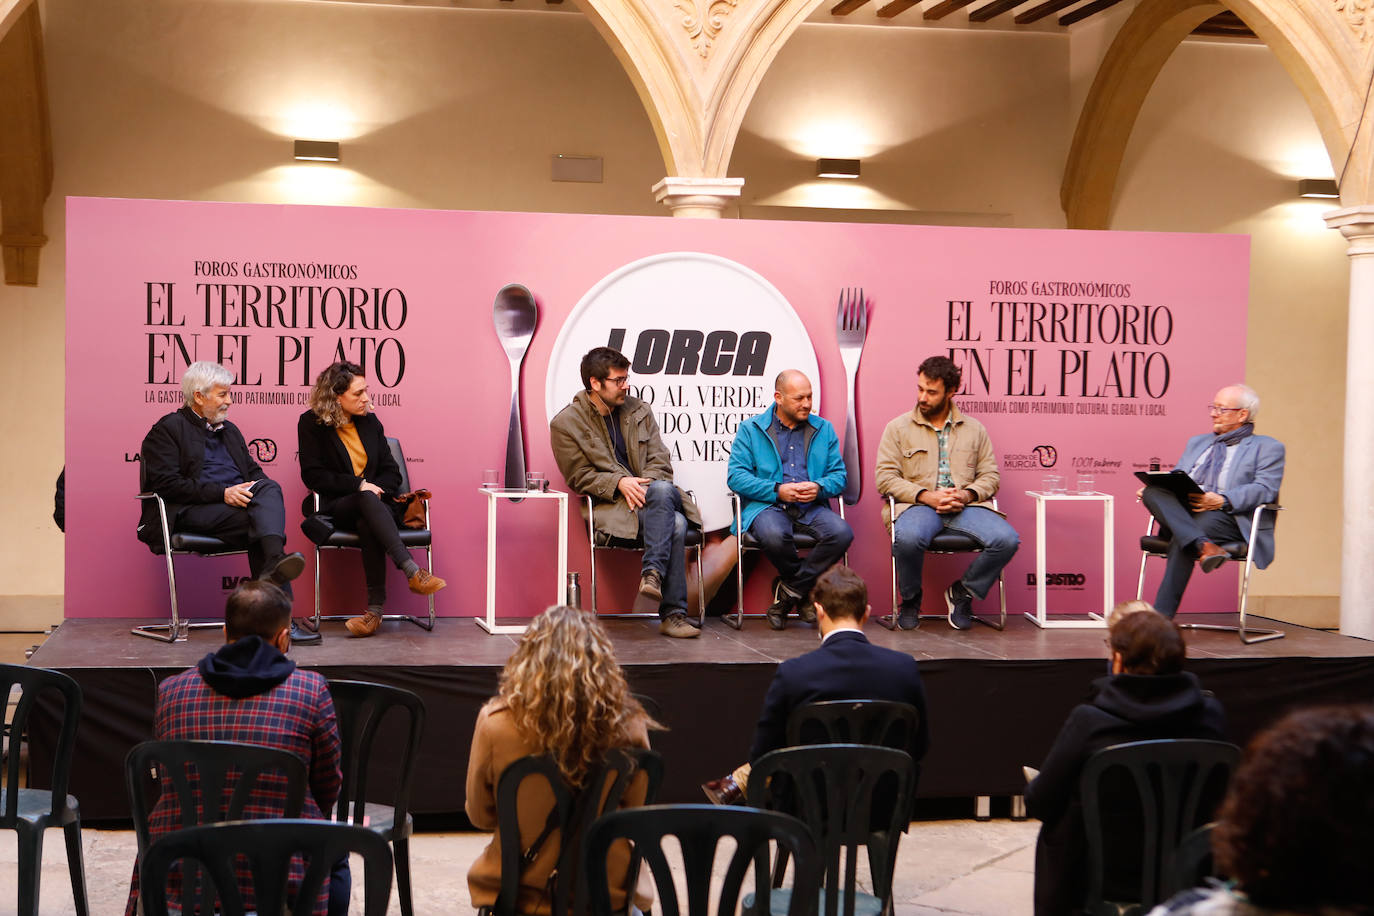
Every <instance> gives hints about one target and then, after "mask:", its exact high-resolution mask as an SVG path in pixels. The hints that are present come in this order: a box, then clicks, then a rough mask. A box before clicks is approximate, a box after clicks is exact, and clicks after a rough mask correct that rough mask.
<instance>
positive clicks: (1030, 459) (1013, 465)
mask: <svg viewBox="0 0 1374 916" xmlns="http://www.w3.org/2000/svg"><path fill="white" fill-rule="evenodd" d="M1058 463H1059V449H1057V448H1055V447H1054V446H1053V445H1037V446H1036V447H1035V448H1033V449H1031V450H1030V451H1029V452H1006V453H1005V454H1003V455H1002V467H1003V468H1004V469H1008V470H1012V469H1014V470H1022V471H1027V470H1035V469H1037V468H1052V467H1054V466H1055V465H1056V464H1058Z"/></svg>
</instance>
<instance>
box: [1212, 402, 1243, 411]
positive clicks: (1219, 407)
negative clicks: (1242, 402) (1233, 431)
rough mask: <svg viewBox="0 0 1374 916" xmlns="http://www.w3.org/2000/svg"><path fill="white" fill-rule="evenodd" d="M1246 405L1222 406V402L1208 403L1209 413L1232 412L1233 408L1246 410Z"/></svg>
mask: <svg viewBox="0 0 1374 916" xmlns="http://www.w3.org/2000/svg"><path fill="white" fill-rule="evenodd" d="M1244 409H1245V408H1244V407H1222V406H1221V405H1220V404H1208V405H1207V412H1208V413H1230V412H1231V411H1233V410H1244Z"/></svg>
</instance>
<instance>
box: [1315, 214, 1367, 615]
mask: <svg viewBox="0 0 1374 916" xmlns="http://www.w3.org/2000/svg"><path fill="white" fill-rule="evenodd" d="M1326 224H1327V225H1328V226H1330V227H1331V228H1333V229H1339V230H1340V231H1341V235H1344V236H1345V237H1346V238H1347V239H1348V240H1349V241H1350V247H1349V248H1347V249H1346V254H1347V255H1349V257H1350V318H1349V330H1348V332H1347V335H1346V365H1345V474H1344V480H1343V482H1342V484H1341V487H1340V488H1339V493H1340V504H1341V510H1342V513H1343V522H1342V535H1341V632H1342V633H1344V634H1346V635H1347V636H1360V637H1363V638H1364V639H1374V601H1370V596H1371V595H1374V562H1370V558H1371V557H1374V361H1372V360H1370V359H1369V354H1370V353H1374V205H1369V204H1366V205H1364V206H1359V207H1347V208H1345V209H1343V210H1335V211H1333V212H1331V213H1328V214H1327V216H1326ZM1333 492H1334V491H1333Z"/></svg>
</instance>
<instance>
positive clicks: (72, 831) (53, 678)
mask: <svg viewBox="0 0 1374 916" xmlns="http://www.w3.org/2000/svg"><path fill="white" fill-rule="evenodd" d="M15 687H18V688H19V689H20V691H21V693H20V696H19V702H18V703H16V704H15V708H14V714H13V717H12V718H11V720H10V724H9V725H8V726H7V727H6V731H7V732H8V734H9V748H8V750H7V753H6V755H5V785H4V795H3V796H0V804H3V806H4V812H3V814H2V815H0V828H4V829H6V830H13V831H14V832H15V835H16V844H17V849H18V858H19V908H18V910H17V911H16V912H18V913H20V914H21V916H37V914H38V892H39V886H40V878H41V877H42V866H43V835H44V834H45V833H46V832H47V829H48V828H49V827H61V828H62V839H63V840H64V841H65V842H66V846H67V871H68V873H69V874H70V876H71V881H72V905H73V906H72V908H73V910H74V911H75V912H77V913H79V914H80V916H86V913H88V912H89V910H88V908H87V905H86V872H85V869H84V867H83V865H82V858H81V808H80V806H79V805H78V804H77V801H76V799H75V798H73V797H72V796H70V795H68V794H67V785H68V780H69V778H70V776H71V769H72V749H73V748H74V747H75V745H76V727H77V723H78V722H79V721H80V719H81V687H80V685H79V684H77V683H76V681H74V680H72V679H71V678H69V677H68V676H67V675H65V674H61V673H60V672H57V671H49V670H47V669H46V668H30V667H29V666H27V665H0V696H3V697H4V698H5V699H6V701H7V702H8V700H9V697H10V694H11V693H12V692H13V690H14V688H15ZM48 691H52V692H55V693H57V694H59V695H60V696H61V698H62V720H61V725H60V727H59V729H58V734H57V748H56V751H55V752H54V753H53V755H52V772H51V773H49V774H47V778H48V781H49V782H50V783H51V788H48V789H29V788H23V787H22V785H21V779H20V778H21V772H20V769H21V762H22V759H23V757H24V755H23V754H22V753H20V742H21V741H22V740H23V739H24V736H25V735H27V734H28V731H29V716H30V715H31V714H32V713H33V711H34V704H35V703H37V702H38V701H39V697H40V696H41V695H42V694H44V693H46V692H48ZM22 775H24V776H28V777H29V778H33V776H36V775H39V774H32V775H30V774H28V773H27V771H26V772H24V773H23V774H22Z"/></svg>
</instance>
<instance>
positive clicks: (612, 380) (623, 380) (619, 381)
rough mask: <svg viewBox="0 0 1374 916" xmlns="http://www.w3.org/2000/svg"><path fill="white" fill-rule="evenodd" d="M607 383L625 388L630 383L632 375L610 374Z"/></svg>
mask: <svg viewBox="0 0 1374 916" xmlns="http://www.w3.org/2000/svg"><path fill="white" fill-rule="evenodd" d="M606 384H607V385H615V386H616V387H617V388H624V387H625V386H626V385H628V384H630V377H629V376H628V375H608V376H606Z"/></svg>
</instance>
